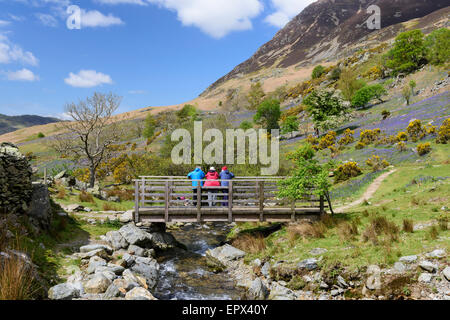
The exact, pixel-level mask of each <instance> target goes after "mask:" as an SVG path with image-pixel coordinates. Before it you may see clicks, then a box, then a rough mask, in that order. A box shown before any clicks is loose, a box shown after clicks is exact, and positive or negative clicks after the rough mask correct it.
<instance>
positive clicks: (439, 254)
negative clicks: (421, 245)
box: [426, 249, 446, 258]
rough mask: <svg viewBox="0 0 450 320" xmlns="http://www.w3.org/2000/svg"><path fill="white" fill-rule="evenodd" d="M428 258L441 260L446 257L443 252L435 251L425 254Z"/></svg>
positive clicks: (440, 250)
mask: <svg viewBox="0 0 450 320" xmlns="http://www.w3.org/2000/svg"><path fill="white" fill-rule="evenodd" d="M426 256H427V257H428V258H443V257H445V256H446V253H445V250H442V249H436V250H434V251H432V252H429V253H427V254H426Z"/></svg>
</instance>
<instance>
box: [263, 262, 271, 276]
mask: <svg viewBox="0 0 450 320" xmlns="http://www.w3.org/2000/svg"><path fill="white" fill-rule="evenodd" d="M261 273H262V275H263V276H264V277H266V278H267V279H269V278H270V263H269V262H266V263H264V264H263V266H262V268H261Z"/></svg>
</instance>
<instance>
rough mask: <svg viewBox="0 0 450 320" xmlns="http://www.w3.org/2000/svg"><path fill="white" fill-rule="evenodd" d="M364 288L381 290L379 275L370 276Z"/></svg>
mask: <svg viewBox="0 0 450 320" xmlns="http://www.w3.org/2000/svg"><path fill="white" fill-rule="evenodd" d="M366 287H367V289H369V290H380V289H381V275H380V274H379V273H375V274H372V275H371V276H369V277H368V278H367V280H366Z"/></svg>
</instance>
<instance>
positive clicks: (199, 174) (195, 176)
mask: <svg viewBox="0 0 450 320" xmlns="http://www.w3.org/2000/svg"><path fill="white" fill-rule="evenodd" d="M187 177H188V178H189V179H192V192H193V193H194V197H193V199H194V206H197V186H198V184H199V183H200V186H201V187H202V186H203V181H198V180H202V179H203V178H204V177H205V173H204V172H203V171H202V169H201V168H200V166H197V168H195V170H194V171H192V172H189V174H188V175H187ZM201 199H202V198H201V195H200V205H201Z"/></svg>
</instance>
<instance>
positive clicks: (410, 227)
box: [403, 219, 414, 233]
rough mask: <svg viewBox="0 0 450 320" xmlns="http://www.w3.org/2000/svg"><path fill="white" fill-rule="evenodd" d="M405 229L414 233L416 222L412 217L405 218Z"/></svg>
mask: <svg viewBox="0 0 450 320" xmlns="http://www.w3.org/2000/svg"><path fill="white" fill-rule="evenodd" d="M403 231H405V232H409V233H413V232H414V222H413V221H412V220H410V219H403Z"/></svg>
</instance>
